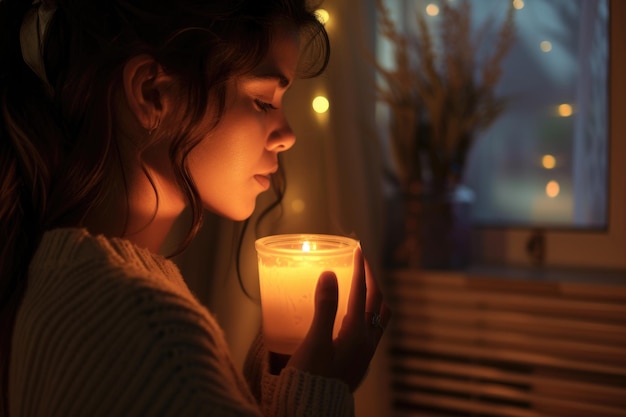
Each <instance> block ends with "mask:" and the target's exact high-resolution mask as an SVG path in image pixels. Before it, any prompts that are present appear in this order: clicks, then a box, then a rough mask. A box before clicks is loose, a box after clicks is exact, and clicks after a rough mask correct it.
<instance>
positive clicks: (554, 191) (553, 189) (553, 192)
mask: <svg viewBox="0 0 626 417" xmlns="http://www.w3.org/2000/svg"><path fill="white" fill-rule="evenodd" d="M560 191H561V187H559V183H558V182H556V181H554V180H553V181H550V182H548V184H546V194H547V195H548V197H550V198H554V197H556V196H557V195H559V192H560Z"/></svg>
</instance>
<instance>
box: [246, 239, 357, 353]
mask: <svg viewBox="0 0 626 417" xmlns="http://www.w3.org/2000/svg"><path fill="white" fill-rule="evenodd" d="M357 246H358V242H357V241H356V240H354V239H350V238H347V237H342V236H331V235H313V234H308V235H276V236H268V237H264V238H261V239H258V240H257V241H256V243H255V247H256V250H257V254H258V261H259V287H260V290H261V311H262V315H263V337H264V341H265V345H266V346H267V349H268V350H269V351H271V352H276V353H282V354H292V353H293V352H294V351H295V349H296V348H297V347H298V345H299V344H300V342H301V341H302V340H303V339H304V336H305V335H306V333H307V332H308V330H309V327H310V326H311V322H312V320H313V312H314V308H315V307H314V301H315V287H316V285H317V280H318V278H319V276H320V274H321V273H322V272H324V271H333V272H334V273H335V275H337V282H338V284H339V304H338V307H337V315H336V317H335V327H334V330H333V336H334V337H336V336H337V333H338V332H339V328H340V327H341V322H342V321H343V318H344V316H345V315H346V312H347V310H348V296H349V294H350V285H351V283H352V272H353V269H354V251H355V249H356V247H357Z"/></svg>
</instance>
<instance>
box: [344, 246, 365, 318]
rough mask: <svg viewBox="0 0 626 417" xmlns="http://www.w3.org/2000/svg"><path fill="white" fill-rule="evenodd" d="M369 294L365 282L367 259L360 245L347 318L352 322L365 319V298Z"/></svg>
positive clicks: (355, 255)
mask: <svg viewBox="0 0 626 417" xmlns="http://www.w3.org/2000/svg"><path fill="white" fill-rule="evenodd" d="M366 294H367V284H366V282H365V261H364V259H363V252H362V250H361V247H360V246H359V247H358V248H357V249H356V251H355V253H354V273H353V275H352V285H351V286H350V298H349V300H348V313H347V315H346V318H347V319H349V321H350V322H351V323H357V322H359V321H361V320H363V313H364V312H365V300H366Z"/></svg>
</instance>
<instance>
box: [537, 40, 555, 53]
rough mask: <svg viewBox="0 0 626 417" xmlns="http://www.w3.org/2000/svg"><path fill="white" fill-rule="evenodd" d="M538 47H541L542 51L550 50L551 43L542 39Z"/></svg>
mask: <svg viewBox="0 0 626 417" xmlns="http://www.w3.org/2000/svg"><path fill="white" fill-rule="evenodd" d="M539 48H541V50H542V51H543V52H550V51H551V50H552V43H551V42H549V41H543V42H541V43H540V44H539Z"/></svg>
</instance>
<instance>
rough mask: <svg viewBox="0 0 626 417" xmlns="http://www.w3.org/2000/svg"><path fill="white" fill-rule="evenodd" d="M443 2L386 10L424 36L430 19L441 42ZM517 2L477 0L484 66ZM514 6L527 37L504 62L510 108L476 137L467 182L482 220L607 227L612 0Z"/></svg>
mask: <svg viewBox="0 0 626 417" xmlns="http://www.w3.org/2000/svg"><path fill="white" fill-rule="evenodd" d="M443 1H444V0H440V1H428V0H404V1H401V2H396V1H395V0H393V1H390V0H387V1H385V4H386V5H387V7H388V8H389V9H390V11H391V12H392V17H393V18H394V20H395V21H396V23H397V25H398V27H399V28H401V29H402V30H404V31H407V32H411V31H412V32H413V33H417V29H416V27H417V25H416V20H417V19H415V16H416V13H420V14H421V15H424V16H425V17H426V20H427V23H428V24H429V26H430V28H431V33H432V34H433V35H434V36H435V40H436V39H437V37H438V36H440V32H438V30H439V29H440V27H439V26H438V22H439V20H440V18H441V16H440V15H438V14H437V8H433V7H432V5H437V4H440V5H441V4H442V2H443ZM445 1H449V2H450V3H451V4H455V3H456V4H458V3H459V2H460V0H445ZM509 4H511V3H510V2H509V1H502V0H471V19H472V28H473V30H474V35H475V36H476V39H481V41H480V42H479V44H480V45H481V46H480V48H483V49H479V50H478V51H474V52H475V55H476V60H477V64H480V62H481V61H480V60H481V57H484V56H485V53H486V54H487V55H489V53H490V51H492V50H493V48H494V45H493V43H494V42H495V35H496V33H497V31H498V29H499V27H500V24H501V23H502V22H503V21H504V19H505V16H506V12H507V8H508V6H509ZM513 4H514V5H515V7H516V11H515V25H516V33H517V39H516V42H515V44H514V45H513V47H512V48H511V49H510V51H509V52H508V54H507V55H506V57H505V59H504V61H503V65H502V70H503V73H502V77H501V79H500V82H499V84H498V86H497V90H496V91H497V93H498V94H499V95H501V96H505V97H507V98H508V100H509V101H508V105H507V107H506V110H505V112H504V113H502V114H501V116H499V117H498V118H497V119H496V121H495V122H494V123H493V124H492V125H491V126H490V127H489V128H488V129H487V130H485V131H483V132H479V133H478V134H476V136H475V141H474V144H473V146H472V147H471V150H470V154H469V155H468V162H467V166H466V168H465V171H464V177H463V178H464V183H465V184H466V185H468V186H469V187H470V188H471V189H472V190H473V191H474V192H475V202H474V206H473V218H474V223H475V224H476V225H484V226H506V227H512V226H513V227H546V228H557V229H603V228H606V227H607V211H608V210H607V207H608V151H609V146H608V133H609V132H608V124H609V120H608V88H607V84H608V81H607V80H608V56H609V45H608V43H609V42H608V38H609V27H608V20H609V7H608V0H532V1H531V0H526V1H521V0H515V1H513ZM429 6H430V7H429ZM427 10H428V11H427ZM444 29H445V28H444ZM379 45H380V49H379V51H378V53H377V56H378V57H379V59H380V60H381V62H383V63H388V64H391V66H393V64H392V62H393V54H392V52H391V49H393V47H392V46H391V45H389V44H387V43H385V42H381V43H379ZM388 66H389V65H388ZM477 66H478V65H477Z"/></svg>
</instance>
